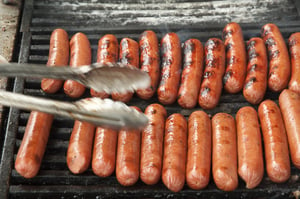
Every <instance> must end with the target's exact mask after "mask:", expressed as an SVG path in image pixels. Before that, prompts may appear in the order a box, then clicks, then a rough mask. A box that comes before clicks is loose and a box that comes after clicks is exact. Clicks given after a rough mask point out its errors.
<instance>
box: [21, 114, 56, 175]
mask: <svg viewBox="0 0 300 199" xmlns="http://www.w3.org/2000/svg"><path fill="white" fill-rule="evenodd" d="M52 121H53V115H51V114H47V113H42V112H38V111H32V112H31V113H30V116H29V119H28V122H27V125H26V129H25V134H24V136H23V139H22V143H21V146H20V148H19V150H18V154H17V157H16V161H15V168H16V170H17V172H18V173H19V174H20V175H21V176H23V177H25V178H33V177H35V176H36V175H37V173H38V171H39V169H40V166H41V162H42V159H43V156H44V152H45V150H46V146H47V142H48V137H49V133H50V129H51V125H52Z"/></svg>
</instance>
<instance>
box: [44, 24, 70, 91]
mask: <svg viewBox="0 0 300 199" xmlns="http://www.w3.org/2000/svg"><path fill="white" fill-rule="evenodd" d="M69 48H70V45H69V36H68V33H67V32H66V31H65V30H63V29H55V30H54V31H53V32H52V34H51V37H50V47H49V56H48V62H47V66H67V65H68V63H69ZM62 84H63V80H59V79H46V78H44V79H42V82H41V88H42V90H43V91H44V92H46V93H56V92H57V91H58V90H59V89H60V88H61V87H62Z"/></svg>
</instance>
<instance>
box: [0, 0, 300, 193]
mask: <svg viewBox="0 0 300 199" xmlns="http://www.w3.org/2000/svg"><path fill="white" fill-rule="evenodd" d="M231 21H235V22H238V23H239V24H240V25H241V27H242V29H243V33H244V38H245V40H249V39H250V38H251V37H254V36H260V29H261V27H262V26H263V25H264V24H266V23H269V22H272V23H275V24H277V25H278V27H279V28H280V30H281V32H282V34H283V36H284V38H285V39H286V40H287V39H288V37H289V35H290V34H291V33H293V32H299V31H300V2H299V1H297V0H294V1H293V0H265V1H259V0H257V1H248V0H247V1H234V0H228V1H217V0H215V1H208V2H204V1H196V0H189V1H184V0H168V1H165V2H164V3H161V1H159V0H130V1H122V0H99V1H94V0H89V1H88V0H86V1H79V0H74V1H73V0H59V1H54V0H39V1H37V0H36V1H34V0H26V1H23V5H22V16H21V19H20V27H19V33H18V38H17V41H18V42H17V44H16V49H15V55H14V57H16V59H15V60H13V61H15V62H19V63H27V62H28V63H38V64H45V63H46V62H47V58H48V50H49V39H50V34H51V32H52V31H53V30H54V29H55V28H63V29H65V30H66V31H67V32H68V34H69V36H72V35H74V34H75V33H76V32H83V33H85V34H86V35H87V36H88V38H89V39H90V42H91V46H92V52H93V61H94V62H95V61H96V53H97V43H98V39H99V38H100V37H101V36H103V35H104V34H115V35H116V37H117V38H118V39H119V41H120V40H121V38H123V37H130V38H133V39H135V40H138V37H139V35H140V34H141V33H142V32H143V31H144V30H147V29H151V30H153V31H155V32H156V33H157V36H158V37H159V39H160V38H162V37H163V35H164V34H166V33H167V32H171V31H172V32H176V33H178V35H179V36H180V39H181V41H182V42H183V41H185V40H186V39H188V38H192V37H193V38H197V39H199V40H200V41H201V42H202V43H205V42H206V41H207V40H208V38H210V37H219V38H221V34H222V29H223V28H224V26H225V25H226V23H228V22H231ZM9 88H10V89H9V90H11V91H14V92H18V93H24V94H28V95H33V96H39V97H47V98H53V99H58V100H66V101H71V100H72V99H70V98H68V97H67V96H66V95H64V94H63V91H62V90H60V91H59V92H58V93H57V94H52V95H49V94H45V93H43V92H42V91H41V89H40V81H39V80H35V79H32V78H25V79H22V78H15V79H12V80H11V85H10V86H9ZM88 95H89V93H88V92H86V93H85V96H88ZM265 98H270V99H273V100H277V98H278V94H276V93H271V92H269V91H268V92H267V94H266V97H265ZM155 102H158V101H157V96H154V97H153V98H152V99H150V100H147V101H145V100H141V99H139V98H137V97H134V98H133V99H132V100H131V101H130V103H129V105H136V106H139V107H140V108H141V109H142V110H144V109H145V107H146V106H147V105H149V104H151V103H155ZM246 105H250V104H249V103H247V102H246V101H245V99H244V98H243V96H242V95H241V93H239V94H234V95H232V94H225V93H224V92H223V94H222V97H221V101H220V104H219V105H218V107H217V108H215V109H213V110H210V111H206V112H207V113H209V114H211V115H213V114H215V113H217V112H227V113H230V114H232V115H235V113H236V112H237V111H238V109H239V108H240V107H243V106H246ZM165 107H166V110H167V111H168V114H169V115H170V114H172V113H175V112H179V113H181V114H183V115H184V116H186V117H188V116H189V115H190V114H191V113H192V112H193V111H194V110H196V109H199V107H196V108H194V109H182V108H180V107H179V106H178V104H174V105H169V106H165ZM255 108H257V107H255ZM4 114H5V115H4V117H3V120H4V121H3V127H2V131H3V132H2V135H1V138H4V139H3V140H1V143H0V146H1V150H2V151H1V166H0V198H87V197H91V198H183V197H187V198H294V197H298V195H299V194H300V180H299V177H300V176H299V175H300V170H297V169H296V168H295V167H292V177H291V178H290V179H289V180H288V181H287V182H286V183H283V184H275V183H272V182H271V181H270V180H269V178H268V177H267V175H266V174H265V176H264V178H263V181H262V182H261V184H260V185H259V186H258V187H257V188H255V189H253V190H247V189H245V184H244V182H242V180H240V182H239V187H238V188H237V189H236V190H235V191H233V192H223V191H221V190H219V189H217V187H216V186H215V185H214V183H213V180H211V182H210V184H209V185H208V187H207V188H205V189H203V190H200V191H196V190H192V189H190V188H188V186H187V185H185V186H184V188H183V190H182V191H180V192H179V193H173V192H171V191H169V190H168V189H167V188H166V187H165V186H164V185H163V183H162V182H161V181H160V182H159V183H158V184H156V185H153V186H148V185H145V184H144V183H143V182H141V181H138V182H137V183H136V184H135V185H134V186H131V187H123V186H121V185H120V184H119V183H118V182H117V180H116V177H115V175H114V174H113V175H112V176H110V177H107V178H100V177H98V176H96V175H94V174H93V172H92V170H91V168H90V169H88V171H86V172H85V173H84V174H81V175H74V174H72V173H71V172H70V171H69V170H68V168H67V165H66V152H67V146H68V140H69V137H70V134H71V131H72V127H73V121H72V120H68V119H65V118H60V117H55V119H54V122H53V126H52V129H51V133H50V138H49V142H48V145H47V149H46V152H45V155H44V159H43V161H42V165H41V169H40V172H39V174H38V175H37V176H36V177H35V178H33V179H24V178H23V177H21V176H20V175H19V174H18V173H17V172H16V170H15V169H14V160H15V157H16V153H17V151H18V148H19V146H20V143H21V140H22V137H23V134H24V131H25V126H26V123H27V120H28V117H29V112H26V111H22V110H18V109H15V108H11V109H6V111H5V112H4Z"/></svg>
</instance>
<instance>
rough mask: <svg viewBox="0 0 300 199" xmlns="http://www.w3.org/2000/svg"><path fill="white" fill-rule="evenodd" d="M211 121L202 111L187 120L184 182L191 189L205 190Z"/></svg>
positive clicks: (208, 166) (208, 164)
mask: <svg viewBox="0 0 300 199" xmlns="http://www.w3.org/2000/svg"><path fill="white" fill-rule="evenodd" d="M210 167H211V121H210V119H209V117H208V115H207V114H206V113H205V112H203V111H194V112H193V113H192V114H191V115H190V117H189V120H188V152H187V163H186V182H187V184H188V186H189V187H190V188H192V189H203V188H205V187H206V186H207V185H208V183H209V179H210Z"/></svg>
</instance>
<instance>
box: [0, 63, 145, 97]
mask: <svg viewBox="0 0 300 199" xmlns="http://www.w3.org/2000/svg"><path fill="white" fill-rule="evenodd" d="M0 76H8V77H36V78H52V79H72V80H75V81H78V82H80V83H82V84H84V85H85V86H87V87H89V88H93V89H94V90H95V91H98V92H100V91H105V92H106V93H112V92H120V93H124V92H127V91H134V90H137V89H143V88H147V87H148V86H150V77H149V75H148V74H147V73H146V72H143V71H141V70H139V69H137V68H135V67H133V66H128V65H124V64H121V63H108V64H101V63H95V64H92V65H86V66H80V67H68V66H61V67H46V66H45V65H39V64H17V63H4V64H0Z"/></svg>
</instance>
